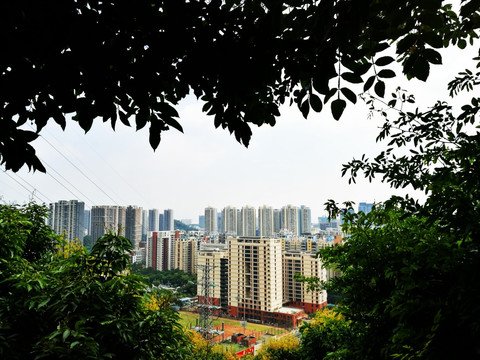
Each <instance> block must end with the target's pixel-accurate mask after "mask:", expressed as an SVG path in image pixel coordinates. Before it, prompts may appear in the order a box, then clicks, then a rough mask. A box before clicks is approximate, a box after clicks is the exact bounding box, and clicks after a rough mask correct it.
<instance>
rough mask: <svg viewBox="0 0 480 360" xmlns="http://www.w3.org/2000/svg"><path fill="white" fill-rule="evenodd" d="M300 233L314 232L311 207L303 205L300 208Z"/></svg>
mask: <svg viewBox="0 0 480 360" xmlns="http://www.w3.org/2000/svg"><path fill="white" fill-rule="evenodd" d="M298 215H299V233H300V234H310V233H311V232H312V211H311V210H310V208H309V207H306V206H304V205H302V206H301V207H300V209H299V210H298Z"/></svg>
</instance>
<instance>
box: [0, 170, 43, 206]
mask: <svg viewBox="0 0 480 360" xmlns="http://www.w3.org/2000/svg"><path fill="white" fill-rule="evenodd" d="M3 173H4V174H6V175H7V176H8V177H9V178H10V179H12V180H13V181H15V182H16V183H17V184H18V185H20V186H21V187H23V188H24V189H25V190H27V191H28V192H29V193H31V194H32V196H34V197H36V198H37V199H38V200H40V201H41V202H45V201H43V200H42V199H41V198H40V197H38V196H37V195H35V192H38V193H39V194H40V195H41V196H43V197H44V198H45V199H47V200H48V201H49V202H50V203H51V202H52V200H50V199H49V198H48V197H47V196H45V195H43V194H42V193H41V192H40V191H38V190H37V189H36V188H35V187H34V186H32V185H31V184H30V183H29V182H28V181H26V180H25V179H22V178H21V177H20V175H18V174H16V175H17V177H18V178H19V179H21V180H22V181H23V182H25V183H27V184H28V185H29V186H30V187H31V188H32V189H33V191H32V190H30V189H28V188H27V187H26V186H24V185H23V184H21V183H20V182H19V181H18V180H16V179H15V178H13V177H12V176H11V175H10V174H9V173H8V172H7V171H6V170H4V171H3Z"/></svg>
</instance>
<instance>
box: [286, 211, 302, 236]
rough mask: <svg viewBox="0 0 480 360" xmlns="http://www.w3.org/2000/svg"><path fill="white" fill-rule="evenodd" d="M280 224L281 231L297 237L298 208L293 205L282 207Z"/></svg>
mask: <svg viewBox="0 0 480 360" xmlns="http://www.w3.org/2000/svg"><path fill="white" fill-rule="evenodd" d="M281 222H282V230H284V231H288V232H290V233H291V234H292V235H299V229H300V228H299V224H298V207H296V206H293V205H287V206H284V207H282V211H281Z"/></svg>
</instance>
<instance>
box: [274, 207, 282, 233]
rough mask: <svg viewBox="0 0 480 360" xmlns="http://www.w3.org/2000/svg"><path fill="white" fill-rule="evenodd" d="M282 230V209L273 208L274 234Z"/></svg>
mask: <svg viewBox="0 0 480 360" xmlns="http://www.w3.org/2000/svg"><path fill="white" fill-rule="evenodd" d="M280 230H282V210H280V209H274V210H273V232H274V233H275V234H278V233H280Z"/></svg>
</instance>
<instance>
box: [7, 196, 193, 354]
mask: <svg viewBox="0 0 480 360" xmlns="http://www.w3.org/2000/svg"><path fill="white" fill-rule="evenodd" d="M45 211H46V210H45V208H43V207H37V206H36V205H29V206H26V207H24V208H20V209H19V208H17V207H13V206H12V207H9V206H3V207H2V208H0V224H5V223H6V222H7V221H8V223H9V226H8V227H6V226H2V230H1V231H2V240H3V239H5V240H8V243H9V246H10V248H12V249H15V251H10V252H9V253H7V254H6V256H5V251H3V249H4V247H3V246H2V251H3V252H2V254H3V255H4V256H2V258H1V259H0V271H1V273H0V274H1V277H0V340H1V341H0V344H1V345H0V357H2V358H6V359H40V358H45V359H60V358H65V359H72V358H73V359H76V358H91V359H107V358H127V359H152V358H162V359H182V358H186V357H187V356H186V354H187V353H188V348H189V346H190V342H189V341H188V339H187V338H186V337H185V335H184V334H183V330H182V329H181V328H180V326H179V325H178V323H177V315H176V313H175V312H173V311H172V310H170V301H169V300H167V301H162V300H161V298H160V300H156V304H158V303H160V304H164V305H163V306H157V307H156V308H152V307H151V306H150V307H149V306H148V304H149V303H151V301H152V298H153V297H156V295H155V294H151V293H149V292H148V291H147V290H148V287H147V284H146V283H145V282H144V280H142V278H141V277H139V276H138V275H130V274H128V268H129V261H128V252H129V251H131V243H130V241H129V240H128V239H125V238H123V237H119V236H116V235H113V234H107V235H104V236H103V237H101V238H100V239H99V240H98V241H97V242H96V243H95V245H94V246H93V248H92V251H91V252H90V253H89V254H87V253H86V251H85V250H84V248H82V247H79V246H76V245H75V244H68V243H65V242H64V241H63V240H62V239H61V238H59V237H58V236H56V235H55V234H54V233H53V231H52V230H51V229H49V228H48V227H44V226H45V225H44V224H45V222H44V219H43V221H39V222H38V223H35V221H36V220H38V219H39V218H36V217H35V215H39V214H43V213H44V212H45ZM32 213H33V215H32ZM31 224H36V225H38V226H39V228H38V229H36V228H35V226H32V225H31ZM26 225H28V226H27V227H26V228H27V229H28V231H18V232H17V233H15V232H13V231H12V230H11V229H14V228H15V227H16V228H18V229H21V230H23V227H24V226H26ZM5 228H7V230H8V231H4V229H5ZM37 230H38V231H37ZM27 232H28V235H32V234H35V238H34V239H32V241H30V242H27V241H24V239H25V237H28V236H26V233H27ZM32 243H35V244H47V245H48V246H46V247H44V248H42V249H40V250H39V247H36V248H35V249H36V250H35V251H37V254H41V255H42V256H36V257H35V256H34V257H33V260H32V256H30V254H31V251H27V249H29V244H32ZM51 245H54V246H56V248H58V251H57V250H55V251H53V248H52V247H51ZM25 255H28V256H25ZM165 304H166V305H165Z"/></svg>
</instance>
